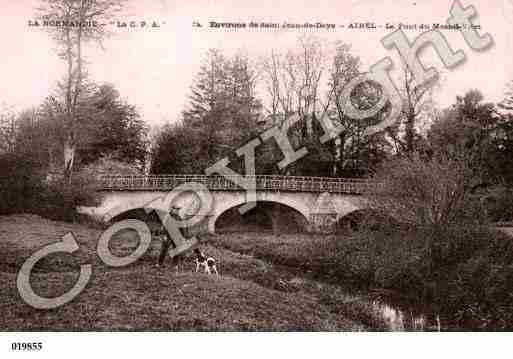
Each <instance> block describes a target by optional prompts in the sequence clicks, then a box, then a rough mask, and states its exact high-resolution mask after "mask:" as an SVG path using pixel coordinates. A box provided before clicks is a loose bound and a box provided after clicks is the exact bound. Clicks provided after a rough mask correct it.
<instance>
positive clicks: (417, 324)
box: [372, 301, 441, 331]
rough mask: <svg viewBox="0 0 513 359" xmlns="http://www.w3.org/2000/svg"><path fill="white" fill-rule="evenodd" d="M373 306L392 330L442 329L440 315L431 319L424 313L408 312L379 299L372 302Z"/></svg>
mask: <svg viewBox="0 0 513 359" xmlns="http://www.w3.org/2000/svg"><path fill="white" fill-rule="evenodd" d="M372 306H373V307H374V309H375V310H376V311H377V312H378V313H380V315H381V316H382V317H383V319H384V320H385V322H386V324H387V325H388V328H389V330H391V331H441V325H440V317H439V316H436V317H435V318H434V320H432V321H429V320H428V318H427V317H426V316H425V315H423V314H421V315H414V314H413V313H412V312H410V313H407V314H406V313H405V311H403V310H401V309H398V308H394V307H392V306H390V305H388V304H386V303H382V302H379V301H374V302H372Z"/></svg>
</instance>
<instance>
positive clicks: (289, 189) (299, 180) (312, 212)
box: [79, 175, 372, 232]
mask: <svg viewBox="0 0 513 359" xmlns="http://www.w3.org/2000/svg"><path fill="white" fill-rule="evenodd" d="M248 178H249V177H246V179H248ZM251 179H253V180H255V183H256V199H257V202H271V203H279V204H281V205H284V206H287V207H290V208H292V209H293V210H295V211H296V212H298V213H299V214H300V215H301V216H302V217H304V219H305V221H306V223H307V225H308V229H309V230H310V231H321V232H325V231H330V230H331V229H332V228H333V226H334V225H335V224H336V222H337V221H338V220H340V219H341V218H342V217H344V216H346V215H348V214H350V213H351V212H354V211H357V210H361V209H364V208H366V207H367V201H366V199H365V197H364V196H363V194H364V193H365V191H366V190H367V189H368V188H369V186H371V185H372V184H371V183H370V182H368V181H365V180H358V179H341V178H325V177H297V176H254V177H252V178H251ZM185 183H201V184H202V185H203V186H204V188H206V189H208V190H209V192H210V194H211V196H212V198H213V203H212V208H211V211H210V212H209V214H208V215H207V216H206V220H205V223H204V225H205V226H207V227H208V230H209V231H211V232H214V231H215V228H216V221H217V220H218V219H219V217H220V216H221V215H222V214H223V213H225V212H226V211H228V210H230V209H232V208H236V207H238V206H241V205H243V204H244V203H246V201H247V192H246V191H245V190H244V189H243V188H242V187H240V186H238V185H237V184H236V183H235V181H234V180H233V179H230V178H228V177H221V176H201V175H197V176H190V175H187V176H185V175H165V176H162V175H161V176H106V177H102V178H101V180H100V185H99V187H98V191H99V193H100V195H101V203H100V205H98V206H97V207H81V208H80V209H79V210H80V211H81V212H82V213H85V214H88V215H91V216H93V217H95V218H97V219H100V220H102V221H105V222H108V221H112V220H115V219H116V217H118V216H120V215H123V214H125V213H128V212H130V211H133V210H138V209H144V208H145V206H147V205H148V203H151V202H152V201H155V200H158V198H163V196H166V195H167V194H168V193H169V192H170V191H172V190H173V189H174V188H177V187H178V186H180V185H183V184H185ZM197 202H198V196H197V195H196V194H194V193H193V192H184V193H182V194H180V195H179V196H178V197H176V198H175V201H174V203H173V204H174V205H176V207H178V208H180V210H179V211H180V215H181V216H182V217H187V215H189V214H190V213H195V211H196V210H197V207H198V203H197ZM271 217H273V216H271Z"/></svg>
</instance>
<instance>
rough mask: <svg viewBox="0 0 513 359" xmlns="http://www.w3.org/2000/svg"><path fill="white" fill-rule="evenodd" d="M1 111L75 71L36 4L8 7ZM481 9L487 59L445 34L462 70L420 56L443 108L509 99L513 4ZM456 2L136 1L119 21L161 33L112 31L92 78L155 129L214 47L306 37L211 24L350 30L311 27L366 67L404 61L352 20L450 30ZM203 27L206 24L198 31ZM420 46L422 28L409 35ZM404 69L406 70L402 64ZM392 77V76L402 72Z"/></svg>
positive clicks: (379, 32) (262, 47)
mask: <svg viewBox="0 0 513 359" xmlns="http://www.w3.org/2000/svg"><path fill="white" fill-rule="evenodd" d="M1 1H2V14H1V15H0V18H1V21H0V43H1V49H3V53H2V60H3V61H2V62H1V66H0V106H3V107H9V108H13V109H15V110H18V111H19V110H21V109H23V108H26V107H30V106H37V105H39V104H40V103H41V102H42V101H43V100H44V98H45V97H46V96H47V95H48V94H49V93H50V92H51V91H52V90H53V89H55V87H56V83H57V81H58V80H59V79H61V78H62V77H63V76H64V74H65V71H66V67H65V64H64V62H63V61H62V60H59V59H58V57H57V55H56V52H55V51H54V48H55V44H54V43H52V41H51V39H50V38H49V36H48V34H47V33H46V32H45V31H43V30H42V28H37V27H30V26H28V22H29V20H33V19H34V9H35V8H36V7H37V5H38V1H37V0H17V1H10V0H1ZM461 3H462V5H463V6H465V7H466V6H469V5H473V6H475V8H476V10H477V12H478V16H477V18H476V19H475V20H474V24H480V25H481V26H482V30H481V33H485V32H488V33H490V35H492V37H493V39H494V45H493V46H492V47H491V48H490V49H488V50H486V51H482V52H475V51H473V50H471V49H470V48H469V47H468V45H467V44H466V43H465V41H464V40H463V37H462V35H461V34H460V33H459V32H457V31H451V30H446V31H444V32H443V34H444V35H446V38H447V39H448V41H449V43H450V44H451V46H452V48H453V49H454V50H458V49H461V50H463V51H464V52H465V54H466V58H467V60H466V62H465V63H464V64H462V65H460V66H458V67H457V68H456V69H453V70H446V69H443V64H442V63H441V62H440V61H439V60H437V59H436V56H435V52H434V51H433V50H432V49H430V48H427V49H426V50H425V51H424V53H423V54H422V55H421V59H422V60H423V61H425V63H426V64H432V65H434V66H435V67H436V68H437V69H438V70H443V76H442V78H443V80H442V81H441V83H440V85H439V89H438V91H437V94H436V97H435V100H436V101H437V103H438V105H439V106H447V105H449V104H451V103H453V102H454V100H455V97H456V95H460V94H463V93H464V92H465V91H467V90H469V89H471V88H479V89H480V90H481V91H482V92H483V94H484V95H485V99H486V100H488V101H494V102H496V101H500V99H501V98H502V97H503V94H504V90H505V85H506V83H507V82H508V81H509V80H513V56H512V54H513V0H462V1H461ZM451 4H452V1H446V0H433V1H428V0H416V1H413V0H408V1H406V0H394V1H392V0H389V1H384V0H381V1H379V0H360V1H355V0H354V1H351V0H338V1H333V0H315V1H312V0H285V1H284V0H280V1H277V0H258V1H254V0H252V1H247V0H218V1H211V0H210V1H209V0H128V3H127V6H126V8H125V11H124V13H123V14H119V16H117V17H116V18H115V19H113V20H114V21H122V22H123V21H125V22H127V21H130V20H135V21H137V22H140V21H147V22H151V21H156V22H157V23H158V24H160V27H159V28H154V29H153V28H144V29H142V28H135V29H130V28H118V27H117V25H116V24H112V25H108V26H109V29H110V30H112V31H113V33H114V35H113V36H112V37H111V38H109V39H108V40H106V41H105V43H104V47H105V49H103V50H102V49H100V48H98V47H97V46H93V45H91V46H87V48H86V49H85V55H86V59H87V60H88V71H89V73H90V77H91V79H92V80H94V81H96V82H98V83H102V82H109V83H112V84H114V85H115V86H116V88H117V89H118V90H119V92H120V94H121V96H122V97H123V98H124V99H125V100H126V101H128V102H129V103H131V104H134V105H136V107H137V108H138V110H139V112H140V114H141V116H142V118H143V119H144V120H145V121H146V122H147V123H149V124H150V125H161V124H164V123H167V122H173V121H176V120H177V119H178V118H179V116H180V113H181V111H182V110H183V109H184V107H185V106H186V104H187V97H188V95H189V93H190V86H191V85H192V84H193V81H194V78H195V75H196V74H197V72H198V70H199V67H200V65H201V63H202V61H203V59H204V56H205V54H206V52H207V50H208V49H209V48H219V49H221V50H222V51H223V52H224V53H226V54H227V55H230V54H233V53H235V52H236V51H238V50H243V51H245V52H247V53H248V55H249V56H250V57H252V58H255V59H256V58H259V57H262V56H266V55H268V54H269V53H270V52H271V51H272V50H274V51H277V50H280V51H285V50H286V49H290V48H293V47H294V46H295V43H296V41H297V37H298V36H299V35H300V34H302V31H304V30H297V29H294V30H286V29H248V28H246V29H214V28H209V22H210V21H215V22H243V23H249V22H251V21H253V22H257V23H260V22H277V23H280V24H283V23H284V22H289V23H305V22H311V23H316V22H322V23H334V24H337V26H338V25H344V26H345V27H344V28H339V27H337V28H336V29H335V30H326V29H318V30H306V31H309V32H310V33H312V34H315V36H317V37H319V38H320V39H323V40H325V41H326V42H327V43H330V42H333V41H336V40H342V41H344V42H346V43H349V44H351V45H352V52H353V53H354V54H355V55H357V56H359V57H360V58H361V60H362V70H364V71H366V70H367V69H368V68H369V66H371V65H372V64H374V63H376V62H377V61H379V60H380V59H382V58H383V57H386V56H390V57H391V58H392V59H393V60H394V63H396V64H398V63H399V57H398V56H397V53H396V51H395V50H387V49H385V48H384V47H383V45H382V44H381V42H380V40H381V38H383V37H384V36H385V35H387V34H388V33H390V30H386V29H385V28H379V29H376V30H354V29H351V30H350V29H348V28H347V27H348V24H349V23H352V22H375V23H376V24H378V25H382V26H384V25H385V24H386V23H390V24H395V25H397V24H398V23H400V22H402V23H408V24H421V23H425V24H432V23H445V20H446V19H447V18H448V17H449V10H450V8H451ZM193 21H197V22H199V23H201V24H202V25H203V27H201V28H198V27H193V26H192V24H193ZM405 33H406V35H407V36H408V38H409V39H410V40H411V41H413V39H414V38H415V36H416V35H418V34H420V33H421V30H405ZM396 70H397V66H396ZM397 73H398V72H397V71H395V72H394V71H393V72H392V77H394V76H396V75H397Z"/></svg>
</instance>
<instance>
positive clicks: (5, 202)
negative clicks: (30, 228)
mask: <svg viewBox="0 0 513 359" xmlns="http://www.w3.org/2000/svg"><path fill="white" fill-rule="evenodd" d="M0 169H1V171H2V172H1V173H0V215H8V214H13V213H21V212H25V211H26V209H27V208H35V206H37V205H38V204H39V203H40V194H41V192H42V191H43V188H44V183H43V176H42V171H41V169H40V168H39V166H38V163H37V162H35V161H32V160H30V159H28V158H25V157H22V156H19V155H15V154H4V155H1V156H0Z"/></svg>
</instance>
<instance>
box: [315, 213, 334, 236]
mask: <svg viewBox="0 0 513 359" xmlns="http://www.w3.org/2000/svg"><path fill="white" fill-rule="evenodd" d="M337 219H338V218H337V214H336V213H315V214H312V215H310V219H309V223H308V232H310V233H321V234H332V233H335V232H336V230H337Z"/></svg>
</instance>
